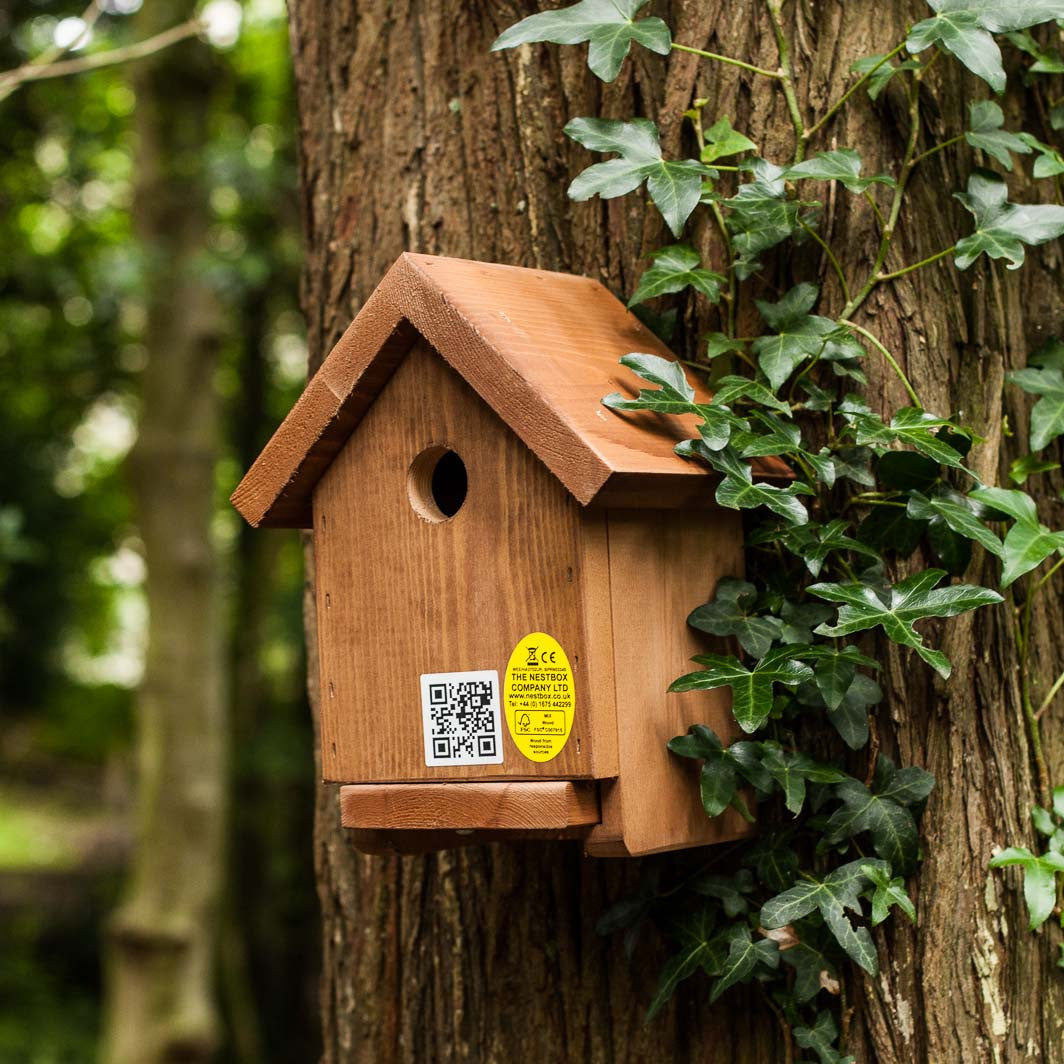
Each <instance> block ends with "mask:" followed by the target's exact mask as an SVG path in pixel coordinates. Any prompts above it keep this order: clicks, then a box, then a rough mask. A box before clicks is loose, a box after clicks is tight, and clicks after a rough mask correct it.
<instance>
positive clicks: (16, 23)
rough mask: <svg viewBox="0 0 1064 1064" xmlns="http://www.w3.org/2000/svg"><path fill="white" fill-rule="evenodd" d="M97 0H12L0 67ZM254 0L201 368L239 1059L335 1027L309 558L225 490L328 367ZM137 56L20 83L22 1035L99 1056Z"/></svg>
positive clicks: (136, 628) (117, 800)
mask: <svg viewBox="0 0 1064 1064" xmlns="http://www.w3.org/2000/svg"><path fill="white" fill-rule="evenodd" d="M135 6H137V5H135V4H132V3H129V2H126V3H124V4H111V5H105V10H106V11H109V12H112V13H111V14H105V15H104V16H103V18H102V19H101V20H100V22H99V23H98V25H97V28H96V29H97V32H96V35H95V40H94V41H93V42H91V43H90V44H89V45H88V47H87V48H86V49H85V50H84V51H81V52H77V53H75V54H79V55H80V54H87V53H91V52H92V51H94V50H96V49H98V48H101V47H105V46H115V45H121V44H126V43H129V42H130V41H132V40H133V39H134V36H133V33H132V26H131V20H130V19H129V18H128V17H126V16H125V15H124V14H122V13H121V12H128V11H129V10H130V9H131V8H133V7H135ZM79 13H80V9H78V10H75V9H73V8H71V7H70V6H69V5H66V4H63V3H58V2H51V0H44V2H40V0H35V2H16V3H14V4H12V5H6V6H5V7H4V9H3V10H0V71H6V70H10V69H13V68H14V67H17V66H19V65H20V64H21V63H23V62H25V61H26V59H27V58H29V57H31V56H33V55H36V54H39V52H40V51H41V50H42V48H44V47H46V46H47V45H49V44H50V43H51V42H52V40H53V37H54V34H55V31H56V26H57V24H58V22H59V20H61V19H63V18H67V17H69V16H72V15H76V14H79ZM243 15H244V18H243V26H242V31H241V34H240V37H239V39H238V41H237V42H236V44H235V45H233V46H231V47H228V48H222V49H219V51H218V57H219V61H220V63H221V64H222V73H221V76H220V77H219V80H218V84H217V88H216V91H215V92H214V102H213V105H212V114H211V125H212V141H211V144H210V156H209V159H208V166H209V170H210V174H211V186H212V191H211V206H212V210H213V215H214V224H213V227H212V229H211V234H210V242H209V246H208V247H206V248H204V249H203V257H202V267H201V268H202V269H203V271H204V272H205V273H206V274H207V275H209V277H210V278H211V281H212V283H213V284H214V285H215V286H216V288H217V290H218V292H219V293H220V296H221V302H222V303H223V305H224V306H225V308H226V321H225V327H226V335H225V340H224V353H223V358H222V367H221V370H220V372H219V373H218V374H217V377H216V379H214V380H205V381H204V382H203V386H204V387H213V388H217V389H219V391H220V392H221V393H222V395H223V396H224V397H225V399H226V400H227V401H228V403H229V408H228V410H227V416H226V439H225V444H224V445H225V453H224V458H223V461H222V462H221V463H220V465H219V472H218V491H217V498H218V502H217V518H216V522H215V535H216V537H217V542H218V544H219V546H220V548H221V550H222V552H223V563H224V564H223V568H224V571H225V572H226V573H227V574H229V586H228V587H227V605H228V614H229V616H230V618H231V621H232V642H231V655H230V656H231V671H232V674H233V677H234V679H233V705H234V707H235V708H234V713H233V718H234V719H233V735H232V750H233V765H232V777H233V778H232V791H233V794H234V795H235V796H236V797H237V798H238V799H239V800H238V801H236V802H235V803H234V822H233V824H232V829H231V839H230V847H229V850H230V853H231V855H232V859H231V870H232V875H233V880H234V881H233V885H232V887H231V893H232V896H233V897H239V898H240V905H239V906H237V905H235V904H230V905H228V906H227V912H226V920H225V927H224V929H223V935H222V942H221V950H220V954H221V959H220V971H219V985H220V987H221V988H222V995H223V1009H224V1010H225V1014H226V1021H227V1025H228V1031H227V1035H228V1041H227V1048H226V1051H225V1054H224V1056H223V1059H233V1060H236V1059H251V1057H250V1056H249V1054H253V1056H254V1059H262V1060H295V1059H310V1058H311V1057H312V1056H313V1055H314V1054H315V1052H316V1050H315V1048H314V1047H315V1042H316V1039H317V1022H316V1009H315V1005H314V980H315V978H316V960H315V951H316V945H317V932H316V926H317V914H316V907H315V903H314V892H313V880H312V878H311V861H310V845H311V843H310V838H311V825H310V810H311V806H312V801H311V794H310V789H311V786H312V781H313V771H312V769H311V749H310V741H311V740H310V729H309V727H308V725H307V722H308V719H309V718H308V713H307V709H306V706H305V700H304V693H303V688H302V676H303V667H302V654H303V650H302V621H301V614H300V585H301V571H302V559H301V552H300V548H299V543H298V540H297V538H296V537H295V536H294V535H291V534H277V533H275V534H271V535H269V536H267V537H266V540H267V542H266V544H265V546H261V547H260V546H258V545H256V544H255V543H254V542H253V541H252V540H251V539H250V538H249V537H248V536H247V535H246V534H245V532H244V531H243V530H242V529H241V527H240V525H239V523H238V521H237V518H236V515H235V514H234V513H232V511H231V510H230V508H229V506H228V503H227V498H228V495H229V492H230V491H231V490H232V487H233V486H234V484H235V482H236V480H237V479H238V476H239V473H240V471H241V470H242V469H243V468H246V465H247V463H248V461H249V459H250V458H251V457H253V456H254V454H255V453H257V450H258V448H259V447H260V446H261V444H262V443H263V442H264V441H265V438H266V436H267V435H268V433H269V430H270V427H271V426H273V425H275V424H276V423H277V422H278V421H279V420H280V418H281V417H282V416H283V414H284V413H285V412H286V411H287V409H288V407H289V406H290V405H291V403H292V401H293V400H294V398H295V396H296V395H297V394H298V392H299V390H300V387H301V382H302V379H303V375H304V373H305V351H304V345H303V339H302V324H301V319H300V316H299V314H298V311H297V308H296V302H295V300H296V293H297V291H298V269H299V232H298V218H297V208H296V167H295V161H294V159H295V145H294V141H293V137H294V128H295V121H294V113H293V112H294V108H293V99H292V86H291V74H290V68H289V58H288V44H287V35H286V24H285V17H284V10H283V6H282V5H281V4H279V3H263V2H258V3H254V4H249V5H247V6H245V8H244V12H243ZM175 47H177V48H180V47H181V45H180V44H178V45H176V46H175ZM130 73H131V71H130V68H129V67H123V66H117V67H110V68H105V69H101V70H98V71H95V72H92V73H86V74H80V75H76V76H72V77H65V78H57V79H54V80H45V81H40V82H37V83H34V84H29V85H26V86H23V87H22V88H20V89H19V90H17V91H16V92H15V93H13V94H12V95H11V96H9V97H8V98H7V99H6V100H3V101H0V144H3V145H4V150H3V154H2V155H0V248H2V249H3V254H2V255H0V455H2V456H3V461H2V462H0V1002H3V1005H2V1007H0V1061H3V1062H7V1061H12V1062H13V1061H19V1062H27V1064H38V1062H40V1064H44V1062H58V1061H85V1060H90V1059H94V1057H95V1054H96V1042H97V1038H98V1033H99V1031H98V1027H99V1007H100V993H101V973H100V970H99V946H100V941H101V935H102V933H103V927H102V922H103V920H104V918H105V916H106V914H107V912H108V911H109V910H110V909H111V907H112V906H113V904H114V902H115V899H116V897H117V891H118V888H119V884H120V879H121V870H122V866H123V862H124V860H125V856H126V854H127V853H128V847H129V844H130V824H129V815H128V814H129V810H130V799H131V786H132V771H131V765H130V743H131V736H132V704H133V702H132V700H133V693H134V687H135V684H136V680H137V676H138V671H139V663H140V658H141V654H142V651H143V647H142V645H141V639H142V635H143V623H144V616H145V606H144V599H143V593H142V583H143V575H144V574H143V564H142V562H141V560H140V555H139V544H138V540H137V532H136V527H135V525H134V522H133V514H132V507H131V502H130V490H129V484H128V482H127V478H126V475H125V473H124V471H123V458H124V456H125V454H126V452H127V451H128V448H129V446H130V445H131V444H132V442H133V439H134V438H135V433H136V422H137V416H138V409H137V396H138V375H139V373H140V371H141V369H142V368H143V366H144V363H145V359H146V351H145V348H144V346H143V336H142V333H143V328H144V317H145V314H144V283H145V282H144V273H143V269H142V267H143V264H144V263H145V261H146V259H147V257H148V256H150V255H151V254H152V249H151V248H148V247H143V246H141V245H140V244H139V243H138V242H137V241H136V240H135V239H134V235H133V232H132V223H131V218H130V205H131V199H132V190H133V179H134V176H135V175H134V174H133V172H132V170H133V163H132V152H133V146H134V133H133V129H132V117H133V114H134V111H135V108H136V106H137V100H136V96H135V93H134V91H133V89H132V87H131V84H130ZM263 551H265V552H266V553H267V561H266V562H264V561H263V557H262V552H263ZM251 591H253V592H254V594H251ZM249 610H253V611H255V617H254V618H251V619H249V617H248V611H249ZM252 620H253V621H254V623H250V621H252ZM249 632H250V634H249ZM251 808H254V809H255V815H254V816H252V815H251V814H250V813H249V812H245V810H249V809H251ZM249 1047H251V1048H250V1049H249Z"/></svg>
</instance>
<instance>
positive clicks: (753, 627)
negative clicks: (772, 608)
mask: <svg viewBox="0 0 1064 1064" xmlns="http://www.w3.org/2000/svg"><path fill="white" fill-rule="evenodd" d="M756 604H757V589H756V588H755V587H754V585H753V584H748V583H746V581H744V580H731V579H726V580H721V581H720V583H719V584H718V585H717V592H716V595H715V596H714V597H713V601H712V602H707V603H706V604H705V605H703V606H699V607H698V608H697V609H696V610H694V611H693V612H692V613H691V615H690V616H689V617H688V618H687V623H688V624H689V625H690V626H691V627H692V628H697V629H699V630H700V631H702V632H709V634H710V635H719V636H728V635H734V636H736V637H737V638H738V640H739V645H740V646H741V647H742V648H743V650H745V651H746V652H747V654H750V655H751V656H752V657H755V658H760V657H763V656H764V655H765V654H767V653H768V649H769V647H771V646H772V643H773V641H774V640H775V639H778V638H779V634H780V631H781V629H782V628H783V621H781V620H780V619H779V618H778V617H765V616H761V615H759V614H758V613H756V612H755V606H756Z"/></svg>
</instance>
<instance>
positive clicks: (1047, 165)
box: [1019, 64, 1064, 178]
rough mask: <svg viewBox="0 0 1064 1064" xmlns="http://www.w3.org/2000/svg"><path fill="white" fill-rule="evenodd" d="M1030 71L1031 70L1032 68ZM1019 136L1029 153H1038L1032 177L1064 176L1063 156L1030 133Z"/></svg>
mask: <svg viewBox="0 0 1064 1064" xmlns="http://www.w3.org/2000/svg"><path fill="white" fill-rule="evenodd" d="M1031 69H1032V70H1033V69H1034V67H1032V68H1031ZM1060 72H1061V73H1064V64H1062V65H1061V69H1060ZM1019 136H1020V140H1022V141H1023V143H1024V144H1026V145H1027V147H1028V148H1029V149H1030V150H1031V151H1034V152H1037V153H1038V158H1037V159H1035V161H1034V166H1033V167H1032V168H1031V173H1032V175H1033V176H1034V177H1036V178H1043V177H1056V175H1057V174H1064V155H1061V154H1060V152H1059V151H1057V149H1056V148H1054V147H1052V146H1051V145H1049V144H1044V143H1043V142H1042V141H1040V140H1039V139H1038V138H1037V137H1032V136H1031V134H1030V133H1021V134H1020V135H1019Z"/></svg>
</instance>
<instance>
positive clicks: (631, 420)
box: [232, 253, 711, 528]
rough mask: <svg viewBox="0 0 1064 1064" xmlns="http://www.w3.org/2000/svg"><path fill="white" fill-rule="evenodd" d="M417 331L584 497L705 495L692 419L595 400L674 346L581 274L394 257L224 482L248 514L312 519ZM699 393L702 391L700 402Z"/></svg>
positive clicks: (630, 388)
mask: <svg viewBox="0 0 1064 1064" xmlns="http://www.w3.org/2000/svg"><path fill="white" fill-rule="evenodd" d="M418 334H420V335H421V336H423V337H424V338H425V339H426V340H428V342H429V343H430V344H432V346H433V347H434V348H435V349H436V351H438V352H439V354H440V355H441V356H442V357H443V358H444V359H445V360H446V361H447V362H448V363H449V364H450V365H451V366H452V367H453V368H454V369H455V370H456V371H457V372H458V373H460V374H461V375H462V377H463V378H464V379H465V380H466V381H467V382H468V383H469V385H470V386H471V387H472V388H473V389H474V390H475V391H476V392H477V393H478V394H479V395H480V396H481V398H483V399H484V401H485V402H487V403H488V404H489V405H490V406H491V407H492V408H493V409H494V410H495V412H496V413H497V414H498V415H499V417H500V418H502V420H503V421H504V422H505V423H506V424H507V425H509V427H510V428H511V429H512V430H513V431H514V432H515V433H516V434H517V435H518V436H519V437H520V438H521V439H522V440H523V441H524V442H525V443H526V444H527V445H528V446H529V447H530V448H531V449H532V451H533V452H534V453H535V454H536V455H538V457H539V458H540V459H541V460H542V461H543V462H544V464H545V465H546V466H547V467H548V468H549V469H550V470H551V472H552V473H554V475H555V476H556V477H557V478H558V479H559V480H560V481H561V482H562V484H564V485H565V487H566V488H567V489H568V490H569V491H570V492H571V493H572V495H573V496H574V497H575V498H576V499H577V500H578V501H579V502H581V503H582V504H584V505H587V504H590V503H609V504H610V505H628V506H672V507H676V506H685V505H697V504H698V503H699V502H705V503H708V502H709V501H710V498H711V492H710V483H711V481H710V474H709V471H708V470H706V469H704V468H703V467H702V466H700V465H699V464H698V463H695V462H690V461H687V460H685V459H682V458H679V457H677V456H676V455H675V454H674V453H673V447H674V445H675V444H676V442H677V441H678V440H681V439H684V438H686V437H688V436H690V435H692V434H693V433H694V430H695V421H694V419H693V418H663V417H660V416H659V415H656V414H652V413H646V412H638V413H634V414H624V415H619V414H617V413H614V412H612V411H610V410H607V409H606V408H604V407H603V406H602V404H601V399H602V397H603V396H604V395H606V394H608V393H609V392H615V391H620V392H622V393H625V394H632V395H634V394H635V392H636V391H637V390H638V385H639V382H638V380H637V379H636V377H635V376H634V375H633V374H631V373H630V372H629V371H628V370H626V369H625V368H624V367H622V366H620V365H619V364H618V360H619V359H620V357H621V356H622V355H624V354H627V353H628V352H630V351H643V352H649V353H651V354H656V355H661V356H663V357H665V358H672V357H674V356H673V355H672V353H671V352H670V351H669V350H668V348H666V347H665V346H664V345H663V344H662V343H661V341H660V340H658V339H657V338H656V337H655V336H654V335H653V333H651V332H650V331H649V330H648V329H647V328H645V327H644V326H643V325H642V324H641V323H640V322H639V320H638V319H637V318H635V317H634V316H633V315H632V314H630V313H629V312H628V311H627V310H626V309H625V307H624V306H623V304H621V303H620V302H619V301H618V300H617V299H615V298H614V297H613V296H612V295H611V294H610V293H609V292H608V291H607V290H606V289H605V288H604V287H603V286H602V285H601V284H599V283H598V282H597V281H593V280H591V279H590V278H587V277H578V276H573V275H570V274H563V273H548V272H546V271H544V270H529V269H521V268H518V267H514V266H498V265H493V264H490V263H483V262H469V261H466V260H464V259H448V258H437V257H435V256H431V255H414V254H409V253H407V254H403V255H401V256H400V257H399V258H398V260H397V261H396V262H395V264H394V265H393V266H392V268H391V269H390V270H389V271H388V273H387V275H386V276H385V278H384V280H383V281H381V283H380V285H379V286H378V287H377V289H376V290H375V291H374V292H373V294H372V295H371V296H370V298H369V299H368V300H367V302H366V303H365V305H364V306H363V308H362V309H361V311H359V313H358V316H357V317H356V318H355V320H354V321H353V322H352V323H351V325H350V326H349V327H348V329H347V331H346V332H345V333H344V335H343V336H342V337H341V338H340V340H339V342H338V343H337V344H336V346H335V347H334V348H333V349H332V351H331V352H330V354H329V356H328V358H327V359H326V360H325V361H324V363H322V366H321V368H320V369H319V370H318V372H317V373H316V374H315V375H314V377H313V378H312V379H311V381H310V383H309V384H308V385H307V387H306V390H305V391H304V392H303V394H302V395H301V396H300V398H299V400H298V402H297V403H296V404H295V406H294V407H293V408H292V411H291V412H290V413H289V415H288V416H287V417H286V418H285V420H284V421H283V422H282V423H281V426H280V427H279V428H278V429H277V431H276V432H275V433H274V435H273V438H272V439H271V440H270V442H269V443H268V444H267V445H266V447H265V449H264V450H263V452H262V454H260V455H259V457H258V458H257V459H256V461H255V463H254V465H253V466H252V467H251V469H250V470H249V471H248V473H247V475H246V476H245V477H244V479H243V480H242V481H241V483H240V485H239V486H238V487H237V489H236V491H235V492H234V493H233V498H232V501H233V505H234V506H235V507H236V508H237V510H239V511H240V513H241V514H242V515H243V516H244V517H245V518H246V519H247V521H248V522H250V523H251V524H252V525H256V526H258V525H262V526H267V527H278V528H309V527H311V524H312V518H311V506H310V500H311V494H312V492H313V490H314V486H315V484H317V482H318V480H319V478H320V477H321V476H322V474H323V473H324V472H325V470H326V468H327V467H328V466H329V463H330V462H331V461H332V460H333V458H334V457H335V456H336V454H337V453H338V452H339V450H340V448H341V447H343V445H344V444H345V443H346V442H347V440H348V438H349V437H350V436H351V434H352V432H354V431H355V428H356V427H357V425H358V423H359V421H360V420H361V418H362V416H363V414H364V413H365V411H366V410H367V409H368V407H369V405H370V404H371V403H372V402H373V400H374V399H375V398H376V396H377V394H378V393H379V392H380V390H381V389H382V388H383V387H384V386H385V384H386V383H387V381H388V378H389V377H390V376H391V373H392V371H393V370H394V369H395V367H396V366H397V365H398V364H399V362H400V361H401V360H402V359H403V357H404V356H405V355H406V353H407V351H409V349H410V347H411V345H412V344H413V342H414V340H415V338H416V337H417V335H418ZM708 398H709V396H708V394H707V393H704V392H702V393H700V395H699V400H700V401H707V400H708Z"/></svg>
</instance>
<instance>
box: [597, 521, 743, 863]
mask: <svg viewBox="0 0 1064 1064" xmlns="http://www.w3.org/2000/svg"><path fill="white" fill-rule="evenodd" d="M608 534H609V553H610V571H611V572H612V574H613V581H612V599H611V601H612V609H613V652H614V670H615V675H616V685H617V735H618V756H619V758H620V764H621V773H620V776H619V778H618V779H617V780H615V781H610V782H608V783H604V784H603V787H602V825H601V827H599V828H596V829H595V830H594V831H593V832H592V834H591V836H590V838H589V840H588V846H587V850H588V853H590V854H593V855H596V856H603V857H608V856H623V855H627V854H632V855H635V854H644V853H655V852H658V851H661V850H672V849H678V848H680V847H684V846H702V845H707V844H709V843H714V842H724V841H727V840H728V839H734V838H738V837H740V836H743V835H747V834H750V833H751V829H750V827H749V826H748V825H747V824H746V822H745V821H744V820H743V819H742V818H741V817H740V816H739V815H738V814H737V813H735V811H734V810H731V809H729V810H728V811H727V812H725V813H724V815H722V816H719V817H716V818H715V819H713V820H710V819H708V818H707V817H706V814H705V812H704V811H703V809H702V806H701V803H700V801H699V797H698V783H697V773H698V765H697V763H696V762H693V761H687V760H686V759H684V758H680V757H676V756H675V755H674V754H670V753H669V751H668V750H667V749H666V745H665V744H666V743H667V742H668V741H669V740H670V739H671V738H673V737H674V736H676V735H682V734H683V733H684V732H686V731H687V729H688V727H689V726H690V725H692V724H708V725H709V726H710V727H711V728H712V729H713V730H714V731H715V732H716V733H717V734H718V735H719V736H720V737H721V738H722V739H723V740H724V741H725V742H727V741H728V739H729V738H732V737H734V736H735V735H737V734H738V729H737V727H736V725H735V721H734V719H733V717H732V714H731V698H730V694H729V692H728V691H727V690H726V689H725V690H716V691H690V692H687V693H684V694H668V693H667V689H668V686H669V684H670V683H671V682H672V681H673V680H674V679H675V678H676V677H677V676H680V675H681V674H682V673H684V672H687V671H690V669H691V667H692V666H691V664H690V658H691V656H692V655H694V654H698V653H703V652H705V650H706V649H707V643H706V641H705V637H702V636H701V635H700V633H698V632H696V631H695V630H694V629H692V628H689V627H688V626H687V624H686V623H685V622H686V618H687V615H688V613H690V611H691V609H692V608H693V607H694V606H696V605H697V604H698V602H700V601H704V599H705V598H710V597H711V596H712V593H713V589H714V588H715V587H716V584H717V581H718V580H719V579H720V578H721V577H725V576H741V575H742V572H743V560H742V528H741V518H740V516H739V514H738V513H736V512H734V511H731V510H718V511H716V512H714V513H712V514H706V513H697V512H695V513H686V512H682V513H675V512H662V511H659V512H650V511H646V510H611V511H610V512H609V515H608ZM700 596H704V598H702V597H700Z"/></svg>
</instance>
